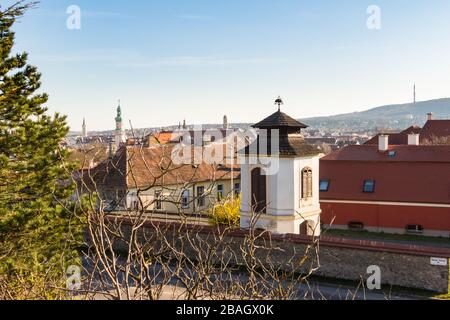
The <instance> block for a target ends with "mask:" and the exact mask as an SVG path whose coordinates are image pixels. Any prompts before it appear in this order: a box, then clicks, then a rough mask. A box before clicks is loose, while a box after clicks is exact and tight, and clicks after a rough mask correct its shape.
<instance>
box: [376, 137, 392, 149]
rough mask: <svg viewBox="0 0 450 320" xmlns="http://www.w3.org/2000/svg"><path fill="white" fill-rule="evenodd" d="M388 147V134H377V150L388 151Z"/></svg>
mask: <svg viewBox="0 0 450 320" xmlns="http://www.w3.org/2000/svg"><path fill="white" fill-rule="evenodd" d="M388 149H389V136H388V135H387V134H380V135H379V136H378V151H382V152H384V151H388Z"/></svg>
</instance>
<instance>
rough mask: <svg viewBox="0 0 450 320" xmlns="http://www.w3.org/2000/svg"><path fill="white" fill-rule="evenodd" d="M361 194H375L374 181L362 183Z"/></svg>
mask: <svg viewBox="0 0 450 320" xmlns="http://www.w3.org/2000/svg"><path fill="white" fill-rule="evenodd" d="M363 192H364V193H374V192H375V180H366V181H364V187H363Z"/></svg>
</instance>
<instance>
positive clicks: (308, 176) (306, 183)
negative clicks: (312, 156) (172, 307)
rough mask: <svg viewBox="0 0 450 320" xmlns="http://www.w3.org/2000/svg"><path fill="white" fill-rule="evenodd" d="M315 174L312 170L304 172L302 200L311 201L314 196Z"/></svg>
mask: <svg viewBox="0 0 450 320" xmlns="http://www.w3.org/2000/svg"><path fill="white" fill-rule="evenodd" d="M312 190H313V174H312V169H311V168H305V169H303V170H302V199H309V198H312V196H313V191H312Z"/></svg>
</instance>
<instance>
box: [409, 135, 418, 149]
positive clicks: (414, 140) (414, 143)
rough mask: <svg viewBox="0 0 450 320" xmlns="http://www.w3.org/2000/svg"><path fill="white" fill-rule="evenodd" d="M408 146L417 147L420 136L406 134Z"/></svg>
mask: <svg viewBox="0 0 450 320" xmlns="http://www.w3.org/2000/svg"><path fill="white" fill-rule="evenodd" d="M408 145H409V146H418V145H420V135H419V134H415V133H410V134H408Z"/></svg>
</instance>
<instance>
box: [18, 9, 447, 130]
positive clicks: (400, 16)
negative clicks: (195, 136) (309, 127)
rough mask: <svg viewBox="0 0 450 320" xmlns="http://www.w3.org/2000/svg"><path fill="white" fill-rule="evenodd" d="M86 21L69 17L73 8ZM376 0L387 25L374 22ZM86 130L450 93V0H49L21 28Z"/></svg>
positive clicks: (54, 96) (57, 103)
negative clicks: (118, 117)
mask: <svg viewBox="0 0 450 320" xmlns="http://www.w3.org/2000/svg"><path fill="white" fill-rule="evenodd" d="M70 5H78V6H79V7H80V9H81V29H80V30H68V29H67V28H66V20H67V18H68V14H66V10H67V7H68V6H70ZM369 5H378V6H379V7H380V9H381V30H369V29H368V28H367V26H366V21H367V19H368V17H369V15H368V14H367V12H366V11H367V8H368V6H369ZM15 30H16V36H17V49H18V50H26V51H27V52H29V54H30V62H31V63H32V64H34V65H37V66H38V68H39V70H40V71H41V72H42V73H43V77H42V81H43V90H44V91H46V92H48V93H49V94H50V101H49V104H48V106H49V109H50V110H51V111H52V112H56V111H57V112H60V113H63V114H67V115H68V122H69V125H70V126H71V128H72V129H73V130H80V126H81V122H82V119H83V117H86V121H87V123H88V127H89V129H91V130H93V129H96V130H100V129H113V128H114V116H115V114H114V112H115V108H116V105H117V100H118V99H121V101H122V106H123V112H124V119H126V125H127V126H128V121H129V120H131V122H132V123H133V126H134V127H136V128H141V127H149V126H164V125H171V124H178V122H180V121H182V120H183V119H186V120H187V122H188V123H206V122H208V123H210V122H220V121H221V119H222V116H223V115H224V114H227V115H228V118H229V120H230V122H256V121H258V120H260V119H262V118H263V117H265V116H267V115H268V114H270V113H272V112H273V111H274V110H276V109H275V106H274V104H273V101H274V100H275V98H276V97H277V96H278V95H281V96H282V97H283V98H284V100H285V106H284V107H283V110H284V111H285V112H287V113H288V114H290V115H292V116H294V117H299V118H302V117H309V116H316V115H328V114H337V113H343V112H352V111H359V110H364V109H368V108H370V107H375V106H379V105H384V104H391V103H403V102H409V101H411V100H412V86H413V83H414V82H416V83H417V90H418V99H419V100H426V99H432V98H440V97H448V96H450V58H449V57H450V40H449V39H450V1H448V0H433V1H426V0H395V1H392V0H383V1H376V0H370V1H365V0H334V1H332V0H314V1H313V0H309V1H306V0H304V1H302V0H164V1H163V0H159V1H156V0H150V1H148V0H145V1H144V0H134V1H129V0H128V1H125V0H114V1H106V0H71V1H65V0H42V1H41V4H40V5H39V7H38V8H37V9H34V10H32V11H30V12H29V13H28V14H27V15H26V17H25V18H23V19H22V20H21V23H20V24H18V25H17V26H16V27H15Z"/></svg>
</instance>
